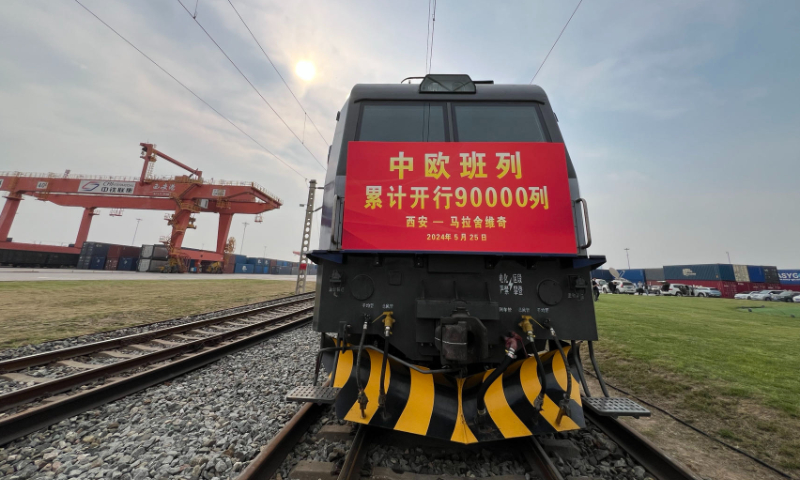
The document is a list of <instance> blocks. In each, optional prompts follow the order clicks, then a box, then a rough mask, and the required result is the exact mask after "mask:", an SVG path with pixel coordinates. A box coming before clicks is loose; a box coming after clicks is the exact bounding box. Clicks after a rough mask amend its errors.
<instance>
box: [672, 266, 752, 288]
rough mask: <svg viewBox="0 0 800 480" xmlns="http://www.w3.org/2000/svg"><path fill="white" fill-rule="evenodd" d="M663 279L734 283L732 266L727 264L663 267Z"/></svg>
mask: <svg viewBox="0 0 800 480" xmlns="http://www.w3.org/2000/svg"><path fill="white" fill-rule="evenodd" d="M664 277H665V278H666V279H667V280H670V279H674V280H681V281H683V282H684V283H685V281H688V280H723V281H728V282H734V281H736V277H735V276H734V275H733V265H731V264H728V263H711V264H700V265H665V266H664Z"/></svg>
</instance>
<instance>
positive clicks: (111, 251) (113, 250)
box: [106, 245, 122, 258]
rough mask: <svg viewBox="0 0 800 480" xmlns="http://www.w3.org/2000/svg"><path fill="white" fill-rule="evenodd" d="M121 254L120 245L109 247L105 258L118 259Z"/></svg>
mask: <svg viewBox="0 0 800 480" xmlns="http://www.w3.org/2000/svg"><path fill="white" fill-rule="evenodd" d="M121 253H122V245H109V246H108V252H107V253H106V258H119V257H120V254H121Z"/></svg>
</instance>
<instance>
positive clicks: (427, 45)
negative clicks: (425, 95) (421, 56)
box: [425, 0, 433, 74]
mask: <svg viewBox="0 0 800 480" xmlns="http://www.w3.org/2000/svg"><path fill="white" fill-rule="evenodd" d="M432 1H433V0H428V18H427V19H426V20H427V22H426V23H427V24H428V32H427V33H426V34H425V73H426V74H427V73H428V50H430V48H431V2H432Z"/></svg>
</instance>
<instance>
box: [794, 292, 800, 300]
mask: <svg viewBox="0 0 800 480" xmlns="http://www.w3.org/2000/svg"><path fill="white" fill-rule="evenodd" d="M792 301H793V302H794V303H800V292H797V294H796V295H795V296H794V297H793V298H792Z"/></svg>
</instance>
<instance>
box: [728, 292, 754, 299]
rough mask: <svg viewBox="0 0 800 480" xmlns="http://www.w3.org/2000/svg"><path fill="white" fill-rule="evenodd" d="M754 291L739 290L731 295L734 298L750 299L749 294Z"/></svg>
mask: <svg viewBox="0 0 800 480" xmlns="http://www.w3.org/2000/svg"><path fill="white" fill-rule="evenodd" d="M753 293H756V292H739V293H737V294H736V295H734V296H733V298H735V299H736V300H750V295H751V294H753Z"/></svg>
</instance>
